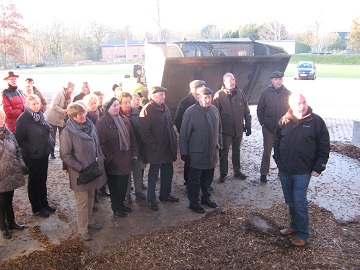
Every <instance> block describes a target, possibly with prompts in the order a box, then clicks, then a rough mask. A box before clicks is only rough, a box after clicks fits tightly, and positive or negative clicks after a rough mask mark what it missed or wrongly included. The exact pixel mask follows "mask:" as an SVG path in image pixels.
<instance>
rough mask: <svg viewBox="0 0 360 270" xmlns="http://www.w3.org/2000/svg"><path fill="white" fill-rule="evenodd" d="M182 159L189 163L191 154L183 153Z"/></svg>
mask: <svg viewBox="0 0 360 270" xmlns="http://www.w3.org/2000/svg"><path fill="white" fill-rule="evenodd" d="M181 159H182V161H184V162H185V163H188V164H189V163H190V156H189V155H181Z"/></svg>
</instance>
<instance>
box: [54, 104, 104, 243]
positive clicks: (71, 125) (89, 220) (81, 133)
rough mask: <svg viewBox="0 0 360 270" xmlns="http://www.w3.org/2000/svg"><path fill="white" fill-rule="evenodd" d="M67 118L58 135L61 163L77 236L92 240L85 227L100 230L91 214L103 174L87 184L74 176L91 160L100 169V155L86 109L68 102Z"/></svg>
mask: <svg viewBox="0 0 360 270" xmlns="http://www.w3.org/2000/svg"><path fill="white" fill-rule="evenodd" d="M67 114H68V115H69V120H68V121H67V122H66V127H65V128H64V130H63V131H62V132H61V134H60V157H61V159H62V161H63V162H64V163H65V173H67V174H68V175H69V180H70V188H71V189H72V190H73V191H74V194H75V202H76V214H77V224H78V231H79V234H80V237H81V239H82V240H84V241H90V240H92V236H91V235H90V233H89V229H93V230H100V229H101V228H102V225H101V224H99V223H96V222H95V221H94V218H93V216H92V211H93V205H94V195H95V189H97V188H100V187H102V186H103V185H104V184H105V183H106V180H107V178H106V174H105V173H103V174H102V175H101V176H99V177H97V178H95V179H94V180H92V181H91V182H90V183H87V184H78V183H77V178H78V176H79V173H80V172H82V171H83V170H84V169H85V168H86V167H88V166H89V165H90V164H92V163H93V162H95V161H97V163H98V166H99V167H100V169H101V170H102V171H105V168H104V159H105V157H104V155H103V152H102V150H101V147H100V141H99V137H98V134H97V130H96V128H95V126H94V124H93V123H92V122H91V121H90V120H89V119H88V118H87V117H86V109H85V107H83V106H82V105H81V104H80V103H77V102H74V103H70V104H69V105H68V107H67Z"/></svg>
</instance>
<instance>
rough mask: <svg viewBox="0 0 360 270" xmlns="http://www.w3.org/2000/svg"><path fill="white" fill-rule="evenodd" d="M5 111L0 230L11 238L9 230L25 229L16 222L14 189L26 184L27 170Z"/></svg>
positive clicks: (1, 118) (0, 134) (1, 115)
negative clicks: (7, 121) (6, 119)
mask: <svg viewBox="0 0 360 270" xmlns="http://www.w3.org/2000/svg"><path fill="white" fill-rule="evenodd" d="M5 118H6V115H5V112H4V110H3V109H2V108H1V109H0V230H1V232H2V237H3V238H5V239H10V238H11V233H10V232H9V230H23V229H24V226H22V225H19V224H16V222H15V215H14V210H13V204H12V202H13V196H14V190H15V189H17V188H19V187H21V186H23V185H25V177H24V173H25V172H26V171H27V169H26V165H25V162H24V160H23V158H22V154H21V149H20V147H19V145H18V143H17V141H16V139H15V136H14V134H13V133H12V132H11V131H10V130H9V129H8V128H7V127H6V125H5Z"/></svg>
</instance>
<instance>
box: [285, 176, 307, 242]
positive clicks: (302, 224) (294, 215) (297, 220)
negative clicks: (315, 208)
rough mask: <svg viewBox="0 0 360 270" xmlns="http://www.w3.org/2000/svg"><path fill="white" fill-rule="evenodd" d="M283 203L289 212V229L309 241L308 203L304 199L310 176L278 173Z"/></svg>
mask: <svg viewBox="0 0 360 270" xmlns="http://www.w3.org/2000/svg"><path fill="white" fill-rule="evenodd" d="M279 175H280V181H281V186H282V190H283V193H284V198H285V203H286V204H287V205H288V206H289V211H290V228H293V229H294V230H296V232H297V236H298V237H299V238H301V239H303V240H305V241H308V240H309V236H310V235H311V231H310V228H309V211H308V201H307V198H306V193H307V189H308V186H309V182H310V178H311V174H288V173H286V172H283V171H279Z"/></svg>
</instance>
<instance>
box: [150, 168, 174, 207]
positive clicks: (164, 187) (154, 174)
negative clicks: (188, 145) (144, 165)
mask: <svg viewBox="0 0 360 270" xmlns="http://www.w3.org/2000/svg"><path fill="white" fill-rule="evenodd" d="M159 171H160V195H159V197H160V198H167V197H168V196H169V195H170V193H171V185H172V178H173V174H174V168H173V163H172V162H170V163H162V164H150V167H149V173H148V190H147V199H148V202H149V203H154V202H155V201H156V195H155V187H156V179H157V178H158V177H159Z"/></svg>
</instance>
